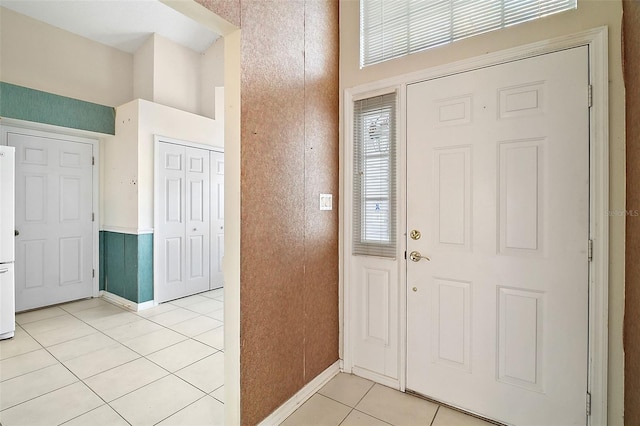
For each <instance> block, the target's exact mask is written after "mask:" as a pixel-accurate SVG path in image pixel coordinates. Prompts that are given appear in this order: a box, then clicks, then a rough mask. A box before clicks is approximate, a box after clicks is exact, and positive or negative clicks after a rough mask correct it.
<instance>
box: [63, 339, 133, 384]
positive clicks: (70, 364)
mask: <svg viewBox="0 0 640 426" xmlns="http://www.w3.org/2000/svg"><path fill="white" fill-rule="evenodd" d="M139 357H140V355H139V354H137V353H136V352H134V351H132V350H131V349H129V348H127V347H126V346H123V345H120V344H118V345H115V346H109V347H107V348H104V349H99V350H97V351H95V352H91V353H88V354H86V355H82V356H79V357H77V358H73V359H70V360H68V361H65V362H64V365H66V366H67V368H68V369H69V370H71V371H72V372H73V373H74V374H75V375H76V376H78V377H80V378H81V379H86V378H87V377H91V376H93V375H95V374H98V373H102V372H103V371H107V370H109V369H111V368H114V367H117V366H119V365H122V364H124V363H127V362H129V361H133V360H134V359H136V358H139Z"/></svg>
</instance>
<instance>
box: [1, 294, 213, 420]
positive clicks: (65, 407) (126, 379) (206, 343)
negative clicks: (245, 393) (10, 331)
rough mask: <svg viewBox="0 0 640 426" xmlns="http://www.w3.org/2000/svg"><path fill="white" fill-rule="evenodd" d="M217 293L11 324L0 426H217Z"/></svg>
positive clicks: (103, 304) (77, 307) (53, 311)
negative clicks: (133, 309)
mask: <svg viewBox="0 0 640 426" xmlns="http://www.w3.org/2000/svg"><path fill="white" fill-rule="evenodd" d="M223 307H224V303H223V292H222V290H221V289H220V290H213V291H209V292H206V293H201V294H199V295H196V296H190V297H186V298H183V299H178V300H176V301H173V302H169V303H164V304H162V305H160V306H157V307H155V308H151V309H147V310H144V311H141V312H138V313H133V312H130V311H127V310H125V309H122V308H120V307H118V306H115V305H113V304H111V303H109V302H107V301H105V300H103V299H101V298H96V299H86V300H80V301H77V302H71V303H67V304H63V305H58V306H54V307H49V308H44V309H39V310H35V311H31V312H25V313H21V314H18V315H16V323H17V324H16V335H15V337H14V338H13V339H10V340H3V341H0V424H1V425H2V426H12V425H29V426H31V425H59V424H65V425H82V426H84V425H91V426H94V425H95V426H99V425H105V426H106V425H109V426H110V425H155V424H160V425H194V426H195V425H222V424H223V422H224V405H223V403H224V386H223V385H224V343H223V342H224V338H223V334H224V332H223V330H224V327H223V322H222V319H223V315H222V309H223Z"/></svg>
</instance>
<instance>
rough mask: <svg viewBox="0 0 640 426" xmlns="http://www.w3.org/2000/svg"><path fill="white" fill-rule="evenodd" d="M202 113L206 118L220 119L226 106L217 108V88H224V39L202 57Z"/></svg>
mask: <svg viewBox="0 0 640 426" xmlns="http://www.w3.org/2000/svg"><path fill="white" fill-rule="evenodd" d="M200 82H201V83H200V86H201V90H200V111H201V114H202V115H204V116H205V117H210V118H215V119H220V118H219V117H216V114H217V113H219V114H222V113H223V111H222V109H223V106H224V104H222V105H220V107H219V108H217V107H216V101H215V100H216V93H215V88H216V87H224V39H223V38H220V39H218V40H217V41H216V42H215V43H213V44H212V45H211V47H209V49H207V50H206V51H205V52H204V53H202V55H201V59H200Z"/></svg>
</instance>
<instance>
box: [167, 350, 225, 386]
mask: <svg viewBox="0 0 640 426" xmlns="http://www.w3.org/2000/svg"><path fill="white" fill-rule="evenodd" d="M175 374H176V376H178V377H181V378H182V379H184V380H186V381H187V382H189V383H190V384H192V385H193V386H195V387H197V388H198V389H200V390H201V391H203V392H206V393H209V392H213V391H214V390H215V389H216V388H219V387H220V386H222V385H224V353H223V352H217V353H215V354H213V355H211V356H208V357H206V358H204V359H201V360H200V361H197V362H194V363H193V364H191V365H189V366H187V367H185V368H183V369H181V370H178V371H176V373H175Z"/></svg>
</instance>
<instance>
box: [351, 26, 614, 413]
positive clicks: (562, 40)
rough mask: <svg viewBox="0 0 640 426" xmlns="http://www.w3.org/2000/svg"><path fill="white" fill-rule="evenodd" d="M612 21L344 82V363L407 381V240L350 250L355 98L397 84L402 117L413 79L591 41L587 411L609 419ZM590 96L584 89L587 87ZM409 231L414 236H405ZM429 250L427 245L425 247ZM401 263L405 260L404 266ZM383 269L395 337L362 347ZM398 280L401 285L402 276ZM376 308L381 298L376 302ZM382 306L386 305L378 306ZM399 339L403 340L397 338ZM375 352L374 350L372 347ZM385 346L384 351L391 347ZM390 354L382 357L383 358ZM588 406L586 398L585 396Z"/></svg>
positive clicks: (388, 323) (395, 382)
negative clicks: (387, 251) (366, 297)
mask: <svg viewBox="0 0 640 426" xmlns="http://www.w3.org/2000/svg"><path fill="white" fill-rule="evenodd" d="M607 38H608V37H607V28H606V27H599V28H595V29H592V30H587V31H583V32H580V33H576V34H570V35H566V36H561V37H558V38H554V39H551V40H544V41H540V42H535V43H531V44H528V45H524V46H519V47H516V48H511V49H508V50H504V51H499V52H495V53H489V54H483V55H481V56H477V57H472V58H469V59H464V60H461V61H458V62H454V63H449V64H444V65H441V66H436V67H433V68H428V69H425V70H421V71H418V72H414V73H410V74H404V75H399V76H397V77H392V78H389V79H385V80H381V81H377V82H373V83H367V84H364V85H362V86H358V87H355V88H352V89H347V90H345V97H344V105H345V108H344V126H345V131H344V135H345V143H344V144H343V147H344V152H343V154H344V155H343V159H342V161H341V166H342V168H343V171H344V173H343V183H342V191H341V195H342V200H343V204H342V218H343V219H344V220H343V221H342V222H341V223H342V225H341V235H342V236H343V237H342V244H343V251H342V253H343V256H344V260H343V269H342V274H341V286H342V289H343V290H342V291H341V294H340V295H341V299H342V303H341V304H342V306H343V309H344V311H343V315H342V317H343V319H344V326H343V336H344V345H343V347H342V348H343V349H342V351H343V360H344V370H345V371H346V372H354V373H356V374H358V375H362V376H364V377H368V378H370V379H372V380H375V381H378V382H380V383H384V384H386V385H388V386H392V387H395V388H398V389H400V390H404V389H405V380H406V376H405V373H406V347H405V342H406V323H405V318H406V299H405V296H406V291H407V287H406V271H405V268H404V265H405V264H406V261H405V260H404V253H405V250H406V248H407V247H406V245H405V244H404V242H403V244H402V245H401V246H400V247H398V256H397V258H396V259H395V261H392V260H386V259H375V258H366V262H363V261H361V259H365V258H364V257H360V256H352V255H351V254H350V253H351V240H350V238H349V236H350V235H351V234H352V225H351V214H352V213H351V212H352V202H351V197H352V192H351V190H350V185H351V183H350V182H351V181H352V179H353V178H352V173H353V170H352V167H351V164H353V163H352V161H353V151H352V149H353V140H352V136H353V127H352V122H353V109H352V106H353V102H354V100H356V99H363V98H368V97H372V96H377V95H380V94H384V93H389V92H391V91H397V92H398V96H399V99H400V102H399V112H398V114H399V123H402V121H403V120H405V118H404V117H405V105H404V101H403V99H404V97H405V94H406V88H407V85H409V84H412V83H414V82H420V81H425V80H429V79H436V78H440V77H446V76H450V75H454V74H458V73H463V72H467V71H472V70H476V69H481V68H484V67H488V66H493V65H498V64H502V63H505V62H510V61H514V60H519V59H523V58H530V57H535V56H538V55H542V54H547V53H552V52H558V51H561V50H564V49H570V48H574V47H578V46H588V48H589V59H588V62H589V65H588V66H589V79H590V80H589V83H590V85H591V86H590V88H591V89H592V90H591V91H590V92H591V93H590V96H589V97H590V98H591V101H592V107H591V108H590V110H589V120H590V126H589V135H590V141H589V142H590V144H589V164H590V176H589V180H590V193H589V207H590V213H589V229H590V235H591V238H592V241H593V250H592V252H593V260H592V261H591V262H590V263H589V330H588V333H589V347H588V351H589V354H588V359H589V361H588V371H589V376H588V391H589V394H588V397H587V395H585V398H584V400H585V402H586V399H587V398H588V400H589V401H590V416H589V417H588V418H587V421H588V423H589V424H605V423H606V421H607V369H608V368H607V352H608V329H607V317H608V259H609V251H608V238H609V237H608V235H609V231H608V224H609V223H608V217H607V215H606V212H607V211H608V199H609V195H608V193H609V184H608V176H609V165H608V158H609V154H608V66H607V56H608V53H607V46H608V45H607ZM585 97H587V96H586V90H585ZM404 130H405V129H404V127H403V126H402V125H400V124H399V125H398V158H399V164H398V173H399V176H398V180H399V181H402V180H405V178H406V175H405V173H406V172H405V169H406V164H405V162H404V159H405V157H406V152H405V149H406V147H405V135H404ZM399 194H400V199H399V205H398V217H399V218H400V221H401V222H399V224H398V232H399V235H400V234H404V233H405V232H406V231H407V225H406V222H404V219H405V214H406V213H405V205H404V202H405V201H404V200H405V198H406V197H405V194H404V188H403V187H401V188H399ZM407 238H408V237H407ZM425 254H426V253H425ZM401 265H403V267H401ZM365 267H366V268H369V269H381V270H385V271H388V273H389V277H390V279H389V283H390V284H391V285H390V286H389V287H388V290H389V292H388V294H387V296H386V297H387V300H389V302H390V303H389V305H384V306H383V305H378V312H373V313H372V314H371V315H370V316H371V317H376V316H378V317H380V316H382V315H385V314H386V315H388V316H387V318H386V319H384V320H380V321H378V323H379V324H380V323H382V324H385V327H388V328H387V330H388V331H389V336H390V338H389V341H388V344H387V345H378V346H370V347H369V348H368V349H367V350H365V351H363V350H362V348H358V345H359V344H360V342H361V337H362V335H363V330H366V327H367V324H366V318H365V317H363V315H362V312H363V311H362V300H363V299H362V296H363V291H364V287H363V286H364V281H363V279H362V278H363V276H364V270H363V268H365ZM396 282H397V286H396V284H394V283H396ZM398 293H402V297H398V298H397V299H395V300H394V296H395V294H398ZM373 307H374V308H375V306H373ZM381 308H384V310H380V309H381ZM395 345H397V346H395ZM370 352H375V353H370ZM363 353H365V354H366V359H369V360H371V359H378V360H379V362H378V363H377V364H370V365H371V366H372V367H373V370H370V369H369V368H364V369H363V368H362V364H363V361H365V360H363V358H362V354H363ZM385 354H386V355H385ZM383 362H384V363H383ZM389 365H391V366H393V365H398V366H399V367H398V368H399V370H400V374H399V375H398V376H397V378H394V377H393V376H390V375H387V374H386V373H385V366H389ZM585 408H586V404H585Z"/></svg>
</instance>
